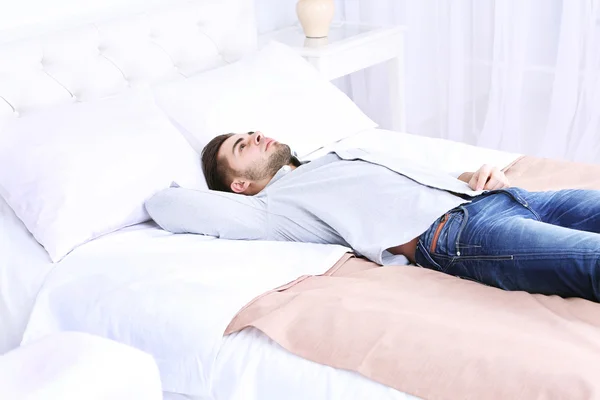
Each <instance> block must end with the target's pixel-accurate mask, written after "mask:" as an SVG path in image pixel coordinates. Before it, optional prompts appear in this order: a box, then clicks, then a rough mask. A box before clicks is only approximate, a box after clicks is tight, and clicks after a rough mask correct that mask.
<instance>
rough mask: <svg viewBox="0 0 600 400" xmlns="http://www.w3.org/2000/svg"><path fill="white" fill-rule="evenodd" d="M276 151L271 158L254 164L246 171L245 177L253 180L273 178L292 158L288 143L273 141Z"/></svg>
mask: <svg viewBox="0 0 600 400" xmlns="http://www.w3.org/2000/svg"><path fill="white" fill-rule="evenodd" d="M273 145H274V146H277V147H276V148H275V151H274V152H273V153H272V154H271V155H270V156H269V159H268V160H266V162H264V161H262V160H261V161H257V162H256V163H255V164H254V165H253V166H251V167H249V168H248V169H247V170H246V171H244V178H246V179H249V180H252V181H262V180H265V179H271V178H272V177H274V176H275V174H276V173H277V171H279V170H280V169H281V167H283V166H284V165H288V164H289V163H290V162H291V160H292V151H291V150H290V146H288V145H287V144H281V143H273Z"/></svg>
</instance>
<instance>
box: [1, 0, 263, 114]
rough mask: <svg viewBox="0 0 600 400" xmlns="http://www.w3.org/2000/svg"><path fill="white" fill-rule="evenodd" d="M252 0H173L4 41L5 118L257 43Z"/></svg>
mask: <svg viewBox="0 0 600 400" xmlns="http://www.w3.org/2000/svg"><path fill="white" fill-rule="evenodd" d="M256 42H257V31H256V21H255V12H254V1H253V0H191V1H190V0H187V1H173V0H171V1H169V2H168V5H160V6H154V7H152V8H151V9H147V10H140V11H138V12H137V13H134V14H132V15H126V16H120V17H116V18H111V19H110V20H104V21H97V22H93V23H87V24H84V25H82V26H79V27H75V28H71V29H68V30H65V31H59V32H53V33H50V34H44V35H43V36H39V37H31V38H24V39H19V40H15V41H11V42H7V43H0V119H2V118H5V117H9V118H10V116H14V117H18V116H21V115H24V114H25V113H27V112H30V111H34V110H36V109H39V108H41V107H47V106H51V105H58V104H63V103H69V102H82V101H89V100H91V99H97V98H102V97H107V96H111V95H115V94H117V93H119V92H122V91H126V90H127V89H128V88H134V87H137V86H147V85H153V84H157V83H162V82H166V81H171V80H176V79H185V78H186V77H189V76H191V75H193V74H196V73H198V72H201V71H205V70H208V69H211V68H215V67H217V66H221V65H223V64H226V63H228V62H231V61H234V60H236V59H238V58H240V57H241V56H242V55H244V54H245V53H247V52H249V51H252V50H254V49H255V48H256Z"/></svg>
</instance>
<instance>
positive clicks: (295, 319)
mask: <svg viewBox="0 0 600 400" xmlns="http://www.w3.org/2000/svg"><path fill="white" fill-rule="evenodd" d="M507 175H508V176H509V178H510V179H511V180H512V183H513V185H514V186H521V187H524V188H526V189H531V190H539V189H560V188H567V187H588V188H600V167H598V166H594V167H590V166H585V165H577V164H570V163H563V162H557V161H548V160H540V159H536V158H532V157H525V158H522V159H520V160H518V161H517V162H516V163H515V164H514V165H512V166H511V167H510V168H508V170H507ZM248 326H253V327H256V328H258V329H260V330H261V331H262V332H264V333H265V334H267V335H268V336H269V337H271V338H272V339H273V340H275V341H276V342H277V343H279V344H280V345H281V346H283V347H284V348H286V349H287V350H289V351H290V352H292V353H295V354H297V355H299V356H301V357H304V358H307V359H309V360H313V361H315V362H318V363H322V364H326V365H330V366H333V367H337V368H342V369H348V370H353V371H356V372H358V373H360V374H362V375H364V376H366V377H368V378H370V379H372V380H375V381H377V382H381V383H383V384H385V385H388V386H391V387H393V388H396V389H398V390H400V391H402V392H405V393H409V394H412V395H415V396H418V397H421V398H425V399H483V398H485V399H537V398H546V399H592V398H600V304H596V303H592V302H589V301H586V300H581V299H562V298H559V297H556V296H543V295H531V294H528V293H524V292H506V291H502V290H499V289H495V288H491V287H487V286H484V285H480V284H477V283H473V282H470V281H466V280H461V279H458V278H455V277H452V276H448V275H444V274H442V273H438V272H434V271H430V270H427V269H422V268H417V267H409V266H403V267H383V268H382V267H378V266H377V265H376V264H374V263H371V262H368V261H365V260H361V259H356V258H351V256H350V255H349V256H348V257H347V258H345V259H343V260H340V262H339V263H338V264H336V266H335V267H334V268H332V269H331V270H330V271H329V272H328V273H327V274H325V275H323V276H313V277H303V278H300V279H299V280H297V281H295V282H292V283H290V284H288V285H286V286H284V287H281V288H278V289H277V290H274V291H272V292H269V293H266V294H264V295H263V296H261V297H259V298H258V299H255V300H254V301H253V302H252V303H250V304H249V305H247V306H246V307H245V308H244V309H243V310H241V311H240V313H239V314H238V315H237V316H236V317H235V318H234V320H233V321H232V322H231V324H230V326H229V327H228V328H227V331H226V333H232V332H235V331H238V330H240V329H243V328H245V327H248Z"/></svg>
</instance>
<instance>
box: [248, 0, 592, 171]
mask: <svg viewBox="0 0 600 400" xmlns="http://www.w3.org/2000/svg"><path fill="white" fill-rule="evenodd" d="M258 1H259V3H258V5H259V8H261V9H260V10H259V11H260V12H259V15H260V14H262V16H263V17H262V20H263V22H262V27H264V28H265V29H264V30H267V29H266V25H265V24H266V22H264V21H268V24H270V25H271V26H270V27H271V28H273V27H278V26H277V24H278V23H279V24H281V25H285V24H287V23H293V22H295V20H294V19H293V18H294V14H293V9H294V4H295V1H293V0H289V1H281V0H273V1H269V0H258ZM336 6H337V10H336V12H337V19H340V20H346V21H349V22H363V23H372V24H378V25H397V24H401V25H405V26H406V27H407V29H408V31H407V34H406V93H405V96H406V108H407V110H406V111H407V128H408V129H407V130H408V131H409V132H411V133H416V134H420V135H427V136H432V137H442V138H448V139H452V140H457V141H463V142H467V143H471V144H476V145H480V146H485V147H492V148H497V149H502V150H508V151H514V152H521V153H526V154H532V155H539V156H547V157H555V158H565V159H570V160H576V161H586V162H595V163H600V0H336ZM274 10H280V12H281V13H284V14H285V16H286V17H285V20H283V19H277V18H276V17H275V18H269V16H270V15H272V12H273V11H274ZM284 10H285V11H284ZM277 21H279V22H277ZM386 79H387V77H386V69H385V66H379V67H374V68H371V69H369V70H367V71H364V72H359V73H356V74H353V75H352V76H350V77H347V78H345V79H343V80H342V81H341V82H340V85H341V86H342V87H343V89H344V90H345V91H346V92H347V93H348V94H349V95H350V96H351V97H352V98H353V100H354V101H355V102H356V103H357V104H358V105H359V106H360V107H361V108H362V109H363V110H365V112H366V113H367V114H369V115H370V116H371V117H372V118H374V119H375V120H376V121H377V122H379V123H380V125H381V126H382V127H384V128H385V127H389V126H390V121H391V118H390V115H389V112H388V111H387V110H388V104H389V100H388V98H387V87H386V85H387V81H386Z"/></svg>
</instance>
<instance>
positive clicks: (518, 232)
mask: <svg viewBox="0 0 600 400" xmlns="http://www.w3.org/2000/svg"><path fill="white" fill-rule="evenodd" d="M596 200H600V193H599V192H591V191H590V192H588V191H578V192H568V191H565V192H553V193H550V192H547V193H530V192H527V191H525V190H522V189H518V188H509V189H502V190H499V191H495V192H488V193H485V194H484V195H482V196H479V197H477V198H475V199H474V200H473V201H472V202H471V203H468V204H464V205H461V206H459V207H457V208H455V209H453V210H451V211H449V212H448V213H447V214H445V215H444V216H442V217H440V218H439V219H438V221H436V222H435V223H434V224H433V225H432V226H431V227H430V228H429V229H428V230H427V231H426V232H425V233H423V234H422V235H421V236H420V238H419V242H418V244H417V250H416V254H415V259H416V262H417V264H419V265H420V266H422V267H426V268H430V269H434V270H438V271H441V272H444V273H447V274H451V275H455V276H458V277H460V278H464V279H470V280H474V281H477V282H480V283H483V284H486V285H490V286H495V287H499V288H502V289H506V290H524V291H528V292H531V293H543V294H556V295H560V296H563V297H573V296H576V297H583V298H588V299H591V300H595V301H599V299H600V287H599V286H600V276H599V270H600V267H599V265H598V259H599V257H600V235H598V234H596V233H592V232H584V231H581V230H576V229H570V228H568V227H563V226H558V225H554V224H550V223H545V222H542V221H543V220H544V219H548V218H555V216H553V215H550V214H552V212H553V208H552V204H553V202H554V203H556V207H558V208H560V207H567V206H569V207H568V209H569V210H574V212H571V213H568V212H566V213H562V214H561V215H560V217H562V218H563V220H564V225H567V226H572V225H573V226H578V225H577V224H578V223H579V220H578V218H579V219H581V218H583V217H584V216H583V215H579V214H581V213H583V214H585V215H587V216H588V217H586V218H588V222H587V223H586V224H584V225H582V227H583V228H585V229H586V230H590V231H591V230H594V229H599V228H600V204H598V203H600V201H596ZM569 201H570V202H572V203H573V204H576V206H573V205H570V204H569V203H568V202H569ZM582 203H583V205H582ZM592 203H596V204H598V205H597V206H592V205H591V204H592ZM578 207H579V208H578ZM582 207H583V208H582ZM570 214H572V215H570ZM596 214H597V215H596ZM590 215H591V216H590ZM590 218H591V219H592V220H590ZM560 221H561V220H559V222H560ZM596 231H598V230H596Z"/></svg>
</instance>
